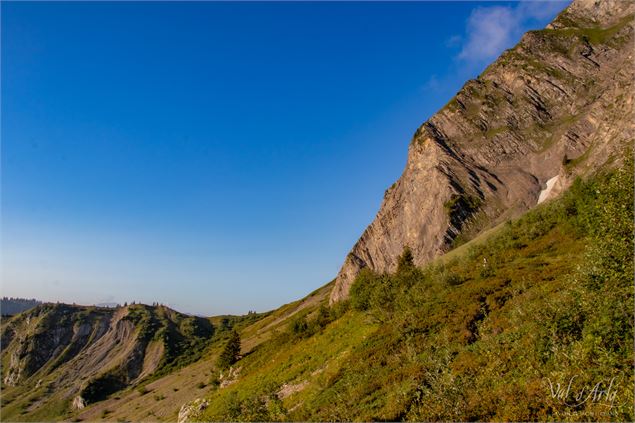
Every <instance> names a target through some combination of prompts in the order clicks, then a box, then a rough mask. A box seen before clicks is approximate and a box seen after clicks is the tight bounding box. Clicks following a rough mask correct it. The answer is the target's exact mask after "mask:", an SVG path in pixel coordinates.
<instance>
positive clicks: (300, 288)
mask: <svg viewBox="0 0 635 423" xmlns="http://www.w3.org/2000/svg"><path fill="white" fill-rule="evenodd" d="M565 4H566V3H495V2H485V3H478V2H465V3H463V2H445V3H444V2H422V3H392V4H389V3H202V2H200V3H199V2H195V3H167V2H164V3H147V2H146V3H122V2H119V3H7V2H3V3H2V50H1V56H2V69H1V70H2V98H1V100H2V101H1V103H2V104H1V105H2V130H1V135H2V150H1V152H2V162H1V163H2V295H9V296H25V297H36V298H39V299H43V300H48V301H56V300H59V301H65V302H77V303H95V302H110V301H115V302H122V303H123V302H124V301H141V302H146V303H151V302H154V301H158V302H162V303H165V304H169V305H171V306H173V307H175V308H177V309H179V310H181V311H186V312H193V313H199V314H207V315H210V314H221V313H245V312H247V311H248V310H257V311H265V310H268V309H272V308H275V307H277V306H279V305H281V304H284V303H286V302H289V301H292V300H295V299H297V298H300V297H302V296H304V295H306V294H307V293H309V292H311V291H312V290H314V289H316V288H318V287H319V286H321V285H323V284H325V283H327V282H329V281H330V280H331V279H332V278H333V277H335V275H336V274H337V271H338V269H339V266H340V265H341V263H342V261H343V259H344V257H345V255H346V254H347V252H348V251H349V249H350V248H351V246H352V245H353V244H354V242H355V241H356V240H357V238H358V237H359V236H360V235H361V233H362V231H363V230H364V228H365V227H366V225H367V224H369V223H370V222H371V221H372V219H373V217H374V215H375V213H376V212H377V210H378V208H379V205H380V202H381V199H382V197H383V193H384V190H385V189H386V188H387V187H388V186H390V185H391V184H392V183H393V182H394V181H395V180H396V179H397V178H398V177H399V175H400V174H401V171H402V169H403V166H404V165H405V160H406V153H407V145H408V143H409V141H410V138H411V136H412V134H413V133H414V131H415V130H416V128H417V127H418V126H419V125H420V124H421V123H423V122H424V121H425V120H426V119H427V118H428V117H429V116H430V115H432V114H433V113H434V112H435V111H436V110H438V109H439V108H440V107H442V106H443V105H444V104H445V103H446V102H447V101H448V100H449V98H451V97H452V95H453V94H454V93H455V92H456V91H457V90H458V89H459V88H460V87H461V85H462V84H463V83H464V82H465V80H466V79H467V78H471V77H475V76H476V75H478V73H479V72H480V71H481V70H482V69H484V67H485V66H486V65H487V64H488V63H489V62H490V61H491V60H492V59H493V58H495V57H496V56H497V55H498V54H499V53H500V52H501V51H502V50H503V49H505V48H509V47H511V46H513V45H514V44H515V43H516V42H517V41H518V39H519V38H520V36H521V34H522V33H523V32H524V31H526V30H528V29H533V28H541V27H543V26H544V25H545V24H546V23H548V22H549V21H550V20H551V19H552V18H553V17H554V16H555V15H556V13H557V12H558V11H560V10H561V9H562V8H564V6H565Z"/></svg>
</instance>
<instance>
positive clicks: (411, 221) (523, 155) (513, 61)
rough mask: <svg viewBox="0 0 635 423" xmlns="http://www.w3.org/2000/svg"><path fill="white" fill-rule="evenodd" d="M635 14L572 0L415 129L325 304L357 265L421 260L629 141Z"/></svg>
mask: <svg viewBox="0 0 635 423" xmlns="http://www.w3.org/2000/svg"><path fill="white" fill-rule="evenodd" d="M634 11H635V3H633V2H630V1H615V0H597V1H595V0H575V1H574V2H573V3H572V4H571V5H570V6H569V7H568V8H567V9H566V10H564V11H563V12H562V13H561V14H560V15H559V16H558V17H557V18H556V19H555V20H554V21H553V22H552V23H551V24H550V25H548V26H547V28H545V29H543V30H539V31H530V32H528V33H526V34H525V35H524V36H523V37H522V39H521V41H520V42H519V43H518V45H516V46H515V47H514V48H512V49H510V50H507V51H505V52H504V53H503V54H502V55H501V56H500V57H499V58H498V59H497V60H496V61H495V62H494V63H493V64H492V65H490V66H489V67H488V68H487V69H486V70H485V71H484V72H483V73H482V74H481V75H480V76H479V77H478V78H477V79H474V80H470V81H468V82H467V83H466V84H465V85H464V86H463V88H462V89H461V90H460V91H459V92H458V93H457V94H456V96H455V97H454V98H452V99H451V100H450V101H449V102H448V103H447V104H446V105H445V106H444V107H443V108H442V109H441V110H440V111H439V112H437V113H436V114H435V115H434V116H432V117H431V118H430V119H429V120H428V121H427V122H425V123H424V124H423V125H422V126H421V127H420V128H419V129H417V131H416V133H415V135H414V137H413V139H412V142H411V143H410V146H409V149H408V160H407V164H406V168H405V170H404V172H403V174H402V175H401V177H400V178H399V180H398V181H397V182H396V183H395V184H394V185H393V186H392V187H390V188H389V189H388V190H387V191H386V193H385V196H384V200H383V203H382V205H381V208H380V210H379V213H378V214H377V216H376V218H375V220H374V221H373V222H372V223H371V224H370V225H369V226H368V228H367V229H366V230H365V231H364V233H363V234H362V236H361V238H360V239H359V240H358V241H357V243H356V244H355V246H354V247H353V248H352V250H351V251H350V253H349V254H348V256H347V257H346V259H345V262H344V264H343V266H342V268H341V270H340V272H339V274H338V276H337V279H336V283H335V285H334V288H333V291H332V292H331V297H330V301H331V303H333V302H336V301H338V300H340V299H343V298H346V297H347V295H348V292H349V289H350V286H351V284H352V282H353V280H354V278H355V276H356V275H357V273H358V272H359V271H360V270H361V269H362V268H364V267H369V268H371V269H373V270H374V271H377V272H391V271H394V270H395V268H396V266H397V258H398V256H399V255H400V254H401V253H402V251H403V248H404V247H405V246H409V247H410V248H411V250H412V252H413V255H414V259H415V263H416V264H417V265H422V264H424V263H426V262H428V261H430V260H431V259H432V258H434V257H435V256H438V255H440V254H442V253H444V252H445V251H447V250H449V249H450V248H452V246H453V245H455V244H456V243H457V241H460V240H462V239H463V240H465V239H468V238H469V237H470V236H472V235H474V234H476V233H478V231H480V230H482V229H484V228H486V227H489V226H492V225H495V224H497V223H499V222H500V221H502V220H504V219H507V218H509V217H512V216H516V215H518V214H520V213H522V212H524V211H526V210H528V209H529V208H531V207H534V206H535V205H536V204H537V203H538V202H539V200H540V201H543V200H545V199H548V198H551V197H553V196H555V195H557V194H558V193H560V192H562V191H563V190H564V189H566V188H567V187H568V185H569V184H570V183H571V182H572V181H573V179H574V178H575V177H576V176H580V175H586V174H589V173H591V172H593V171H595V170H597V169H598V168H601V167H603V166H605V165H607V164H611V161H612V160H614V158H615V153H617V152H619V151H620V150H622V149H623V148H624V147H625V146H627V145H631V144H632V141H633V139H634V137H635V129H634V124H633V76H634V75H633V12H634ZM547 182H549V184H547Z"/></svg>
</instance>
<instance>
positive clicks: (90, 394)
mask: <svg viewBox="0 0 635 423" xmlns="http://www.w3.org/2000/svg"><path fill="white" fill-rule="evenodd" d="M213 333H214V328H213V326H212V324H211V323H210V321H209V320H208V319H204V318H199V317H192V316H186V315H183V314H180V313H177V312H175V311H174V310H171V309H169V308H167V307H163V306H155V307H150V306H145V305H140V304H138V305H131V306H127V307H120V308H117V309H111V308H99V307H81V306H71V305H66V304H43V305H40V306H38V307H36V308H35V309H32V310H29V311H27V312H24V313H22V314H19V315H18V316H16V317H14V318H12V319H10V320H8V321H7V322H3V326H2V383H3V385H2V388H3V389H2V414H3V417H4V418H9V419H16V420H25V419H29V420H38V419H40V420H44V419H46V418H47V417H48V418H60V417H62V416H64V415H66V413H69V412H71V411H72V410H79V409H82V408H84V407H86V406H87V405H89V404H91V403H94V402H98V401H101V400H103V399H105V398H107V397H108V396H110V395H111V394H114V393H116V392H117V391H120V390H122V389H124V388H127V387H129V386H134V385H135V384H137V383H139V382H141V381H143V380H145V379H147V378H149V377H151V376H153V375H157V374H160V373H161V372H165V371H168V370H169V369H170V368H171V367H173V366H174V365H175V364H177V363H180V362H182V361H184V360H192V359H196V358H197V354H200V351H201V350H202V349H203V348H204V347H205V345H206V343H207V341H208V340H209V339H210V338H211V337H212V335H213ZM27 394H28V395H27Z"/></svg>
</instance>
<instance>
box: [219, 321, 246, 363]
mask: <svg viewBox="0 0 635 423" xmlns="http://www.w3.org/2000/svg"><path fill="white" fill-rule="evenodd" d="M239 356H240V335H238V332H236V331H235V330H232V331H231V333H230V335H229V339H228V340H227V343H226V344H225V347H224V348H223V351H222V352H221V353H220V355H219V356H218V362H217V366H218V368H219V369H223V370H224V369H228V368H229V367H231V365H232V364H234V363H235V362H236V361H238V358H239Z"/></svg>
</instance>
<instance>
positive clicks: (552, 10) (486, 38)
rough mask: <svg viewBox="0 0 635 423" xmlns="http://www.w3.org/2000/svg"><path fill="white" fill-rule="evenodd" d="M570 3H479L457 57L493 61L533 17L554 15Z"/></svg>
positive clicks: (545, 17)
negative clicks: (498, 4)
mask: <svg viewBox="0 0 635 423" xmlns="http://www.w3.org/2000/svg"><path fill="white" fill-rule="evenodd" d="M568 3H569V2H568V1H521V2H519V3H517V4H516V5H514V6H485V7H477V8H476V9H474V10H473V11H472V13H471V14H470V17H469V18H468V20H467V25H466V29H465V36H464V37H461V39H462V40H463V44H462V47H461V51H460V52H459V54H458V56H457V58H458V59H459V60H460V61H463V62H466V63H468V64H482V63H483V62H487V61H490V60H492V59H494V58H495V57H497V56H498V55H499V54H500V53H501V52H502V51H503V50H505V49H506V48H509V47H511V46H513V45H514V43H515V42H517V41H518V39H519V38H520V35H521V34H522V33H523V32H524V31H525V30H526V29H527V26H528V25H530V24H531V23H532V21H536V20H544V19H547V18H551V17H553V16H554V15H555V14H556V13H557V12H558V11H560V10H562V9H564V7H565V6H566V5H567V4H568ZM452 38H453V39H456V38H455V37H452Z"/></svg>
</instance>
